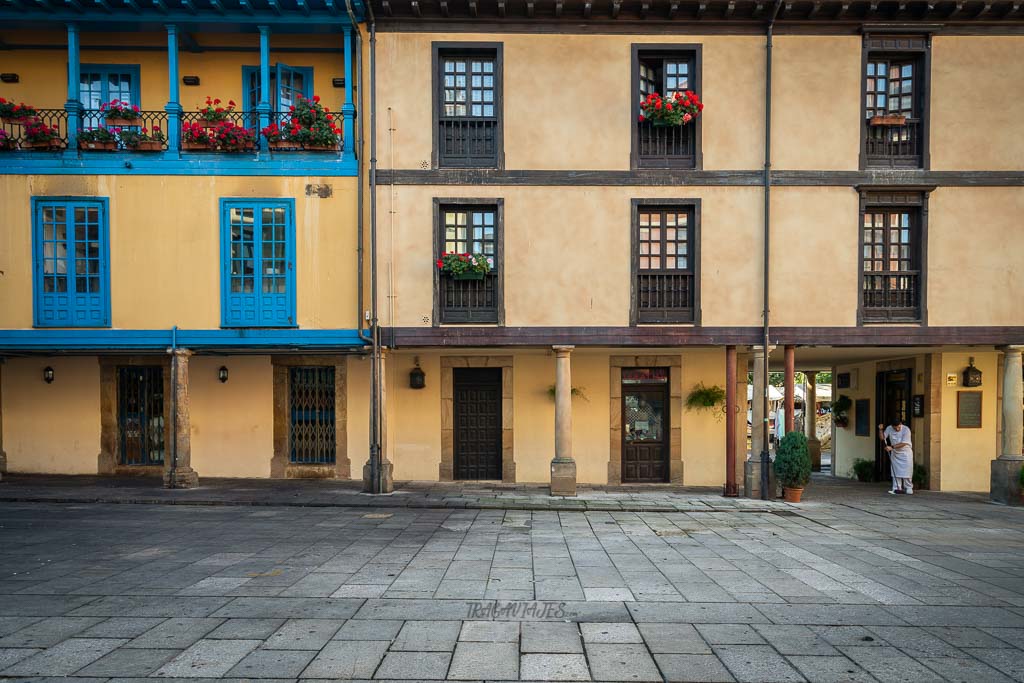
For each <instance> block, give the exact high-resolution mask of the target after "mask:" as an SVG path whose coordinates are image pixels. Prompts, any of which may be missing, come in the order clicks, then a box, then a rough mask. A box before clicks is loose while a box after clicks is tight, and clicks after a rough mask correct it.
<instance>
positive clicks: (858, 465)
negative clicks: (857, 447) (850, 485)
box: [853, 458, 875, 482]
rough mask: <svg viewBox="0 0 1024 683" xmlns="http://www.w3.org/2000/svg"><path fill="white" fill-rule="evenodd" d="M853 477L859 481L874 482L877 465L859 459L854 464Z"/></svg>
mask: <svg viewBox="0 0 1024 683" xmlns="http://www.w3.org/2000/svg"><path fill="white" fill-rule="evenodd" d="M853 476H855V477H857V481H865V482H866V481H874V480H875V463H873V462H871V461H870V460H865V459H864V458H858V459H857V460H855V461H854V463H853Z"/></svg>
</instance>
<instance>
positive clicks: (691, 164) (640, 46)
mask: <svg viewBox="0 0 1024 683" xmlns="http://www.w3.org/2000/svg"><path fill="white" fill-rule="evenodd" d="M702 49H703V46H702V45H701V44H700V43H633V44H632V46H631V50H630V52H631V55H632V56H631V59H630V79H629V88H630V90H629V98H630V99H629V101H630V108H629V112H630V124H629V130H630V140H631V142H630V153H629V167H630V169H632V170H637V169H640V168H687V169H695V170H698V171H699V170H702V169H703V168H704V155H703V151H702V148H701V119H702V117H701V116H698V117H697V118H696V120H694V121H692V122H691V123H689V124H687V126H693V136H694V143H693V159H692V160H691V159H690V158H689V157H685V158H680V159H679V162H678V163H672V162H671V161H670V162H663V163H659V162H657V161H655V160H653V159H651V160H646V161H645V160H644V159H642V158H641V157H640V123H639V121H638V120H637V117H638V116H639V93H640V53H641V52H643V53H682V54H685V55H686V57H687V58H689V59H690V60H692V63H693V73H692V74H691V82H690V88H689V89H690V90H693V91H694V92H696V93H697V94H698V95H700V94H702V93H701V72H702V71H703V66H702V65H703V60H702ZM659 92H660V90H659Z"/></svg>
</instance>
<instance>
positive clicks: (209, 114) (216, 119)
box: [199, 97, 235, 128]
mask: <svg viewBox="0 0 1024 683" xmlns="http://www.w3.org/2000/svg"><path fill="white" fill-rule="evenodd" d="M234 111H235V101H234V100H228V104H227V106H226V107H222V106H221V102H220V100H219V99H211V98H209V97H207V98H206V106H205V107H203V108H202V109H200V110H199V125H200V126H203V127H204V128H213V127H215V126H217V124H219V123H223V122H225V121H227V120H228V119H230V118H231V115H232V114H233V113H234Z"/></svg>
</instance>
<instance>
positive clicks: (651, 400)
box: [622, 384, 669, 483]
mask: <svg viewBox="0 0 1024 683" xmlns="http://www.w3.org/2000/svg"><path fill="white" fill-rule="evenodd" d="M668 408H669V396H668V385H667V384H661V385H651V386H623V387H622V481H623V483H631V482H667V481H668V480H669V467H668V438H669V424H668V418H669V409H668Z"/></svg>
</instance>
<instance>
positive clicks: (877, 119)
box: [868, 114, 907, 126]
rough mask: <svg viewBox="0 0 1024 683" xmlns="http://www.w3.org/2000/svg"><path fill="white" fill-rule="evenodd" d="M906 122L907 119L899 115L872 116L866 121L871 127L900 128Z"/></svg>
mask: <svg viewBox="0 0 1024 683" xmlns="http://www.w3.org/2000/svg"><path fill="white" fill-rule="evenodd" d="M906 122H907V117H906V116H902V115H900V114H887V115H885V116H872V117H871V119H870V120H869V121H868V124H869V125H872V126H902V125H905V124H906Z"/></svg>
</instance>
